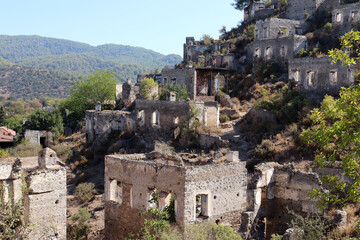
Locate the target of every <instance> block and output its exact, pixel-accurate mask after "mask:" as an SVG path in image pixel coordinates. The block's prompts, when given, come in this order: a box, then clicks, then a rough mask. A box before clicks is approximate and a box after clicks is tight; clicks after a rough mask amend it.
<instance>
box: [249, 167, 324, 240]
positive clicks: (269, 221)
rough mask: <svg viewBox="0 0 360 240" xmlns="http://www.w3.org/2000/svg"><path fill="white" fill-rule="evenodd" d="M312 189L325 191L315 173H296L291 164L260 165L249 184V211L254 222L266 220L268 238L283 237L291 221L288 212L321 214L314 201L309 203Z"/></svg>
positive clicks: (296, 170)
mask: <svg viewBox="0 0 360 240" xmlns="http://www.w3.org/2000/svg"><path fill="white" fill-rule="evenodd" d="M314 188H319V189H320V190H324V189H323V187H322V184H321V181H320V177H319V175H318V174H317V173H312V172H305V171H302V170H298V169H295V168H294V166H293V165H292V164H287V165H280V164H278V163H263V164H259V165H257V166H256V167H255V175H254V176H253V177H252V180H251V181H250V182H249V189H248V209H249V210H251V211H252V212H253V213H252V214H251V216H253V217H254V218H258V219H262V218H266V236H267V237H269V236H271V234H273V233H283V232H285V230H286V229H287V228H288V225H287V223H288V222H290V220H291V215H290V214H289V213H288V211H287V208H288V209H290V210H292V211H294V212H295V213H297V214H300V215H306V214H313V213H318V214H322V211H320V210H319V209H318V208H316V200H310V199H309V195H308V192H309V191H311V190H312V189H314ZM252 221H253V220H252ZM249 226H251V225H248V227H249ZM243 230H246V229H243ZM248 230H249V229H248Z"/></svg>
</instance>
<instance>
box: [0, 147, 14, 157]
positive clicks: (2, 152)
mask: <svg viewBox="0 0 360 240" xmlns="http://www.w3.org/2000/svg"><path fill="white" fill-rule="evenodd" d="M8 157H11V155H10V153H9V152H8V151H6V150H4V149H0V158H8Z"/></svg>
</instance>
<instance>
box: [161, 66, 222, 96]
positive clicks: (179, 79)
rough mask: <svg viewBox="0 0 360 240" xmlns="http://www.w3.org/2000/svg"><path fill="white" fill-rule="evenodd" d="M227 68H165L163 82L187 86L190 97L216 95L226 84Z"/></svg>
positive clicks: (164, 83) (162, 72) (162, 73)
mask: <svg viewBox="0 0 360 240" xmlns="http://www.w3.org/2000/svg"><path fill="white" fill-rule="evenodd" d="M226 73H227V69H223V68H184V69H174V68H164V69H163V70H162V71H161V75H162V84H163V85H167V84H169V83H172V84H182V85H185V86H186V87H187V90H188V94H189V97H190V98H191V99H196V98H197V97H198V96H200V97H201V96H215V95H216V94H217V93H218V92H219V89H220V87H225V86H226V81H227V80H226Z"/></svg>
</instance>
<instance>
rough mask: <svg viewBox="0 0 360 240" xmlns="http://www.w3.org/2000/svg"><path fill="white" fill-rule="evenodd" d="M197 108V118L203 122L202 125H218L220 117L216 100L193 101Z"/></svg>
mask: <svg viewBox="0 0 360 240" xmlns="http://www.w3.org/2000/svg"><path fill="white" fill-rule="evenodd" d="M194 104H195V106H196V108H197V109H199V111H200V113H199V116H197V117H198V120H199V121H200V122H201V123H203V124H204V126H208V127H216V126H219V123H220V122H219V121H220V120H219V119H220V112H219V111H220V108H219V105H218V103H217V102H215V101H206V102H202V101H201V102H200V101H196V102H194Z"/></svg>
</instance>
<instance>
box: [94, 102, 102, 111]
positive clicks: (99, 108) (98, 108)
mask: <svg viewBox="0 0 360 240" xmlns="http://www.w3.org/2000/svg"><path fill="white" fill-rule="evenodd" d="M95 111H99V112H101V103H100V102H99V101H98V102H96V105H95Z"/></svg>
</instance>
